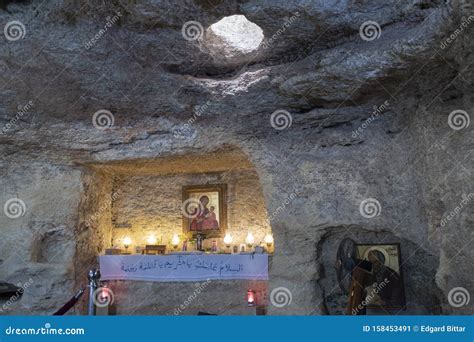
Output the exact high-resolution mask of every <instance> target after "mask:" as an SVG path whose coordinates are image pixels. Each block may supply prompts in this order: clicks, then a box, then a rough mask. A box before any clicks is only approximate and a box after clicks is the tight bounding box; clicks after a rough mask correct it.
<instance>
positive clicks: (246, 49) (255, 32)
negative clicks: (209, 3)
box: [205, 15, 264, 65]
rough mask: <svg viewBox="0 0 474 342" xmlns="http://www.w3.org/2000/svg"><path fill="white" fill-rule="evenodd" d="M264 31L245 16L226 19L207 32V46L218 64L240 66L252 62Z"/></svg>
mask: <svg viewBox="0 0 474 342" xmlns="http://www.w3.org/2000/svg"><path fill="white" fill-rule="evenodd" d="M263 38H264V35H263V30H262V29H261V28H260V27H259V26H258V25H256V24H254V23H252V22H251V21H249V20H247V18H246V17H245V16H244V15H232V16H229V17H224V18H222V19H221V20H220V21H218V22H216V23H214V24H212V25H211V26H209V28H208V29H207V30H206V36H205V45H206V47H207V49H208V51H209V53H210V55H211V56H212V57H213V58H214V60H215V62H216V63H217V64H221V65H238V64H241V63H246V62H249V61H251V60H252V58H254V57H255V56H256V53H257V51H258V48H259V46H260V44H261V43H262V41H263Z"/></svg>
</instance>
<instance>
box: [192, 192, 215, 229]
mask: <svg viewBox="0 0 474 342" xmlns="http://www.w3.org/2000/svg"><path fill="white" fill-rule="evenodd" d="M199 202H200V206H199V207H198V208H196V209H195V211H194V214H193V217H194V218H193V219H192V221H191V223H190V225H189V230H190V231H202V230H216V229H219V222H218V221H217V217H216V214H215V212H214V211H215V207H214V206H210V207H209V208H208V207H207V206H208V205H209V197H208V196H206V195H203V196H201V197H200V198H199Z"/></svg>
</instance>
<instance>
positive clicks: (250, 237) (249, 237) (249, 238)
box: [245, 232, 255, 247]
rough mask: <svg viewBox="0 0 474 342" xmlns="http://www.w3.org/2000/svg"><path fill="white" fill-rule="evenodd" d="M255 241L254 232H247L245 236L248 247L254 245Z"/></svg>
mask: <svg viewBox="0 0 474 342" xmlns="http://www.w3.org/2000/svg"><path fill="white" fill-rule="evenodd" d="M254 242H255V239H254V237H253V234H252V233H251V232H249V233H248V234H247V237H246V238H245V243H246V244H247V246H248V247H252V245H253V243H254Z"/></svg>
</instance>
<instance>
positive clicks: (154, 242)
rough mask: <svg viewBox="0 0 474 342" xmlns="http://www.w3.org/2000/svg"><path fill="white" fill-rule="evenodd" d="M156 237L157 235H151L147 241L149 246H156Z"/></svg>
mask: <svg viewBox="0 0 474 342" xmlns="http://www.w3.org/2000/svg"><path fill="white" fill-rule="evenodd" d="M156 241H157V240H156V237H155V235H150V236H149V237H148V239H147V240H146V242H147V243H148V244H149V245H156Z"/></svg>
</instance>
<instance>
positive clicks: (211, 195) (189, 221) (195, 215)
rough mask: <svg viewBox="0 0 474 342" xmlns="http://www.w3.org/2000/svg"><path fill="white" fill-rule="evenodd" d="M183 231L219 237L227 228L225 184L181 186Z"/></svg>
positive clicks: (186, 234) (190, 235) (188, 233)
mask: <svg viewBox="0 0 474 342" xmlns="http://www.w3.org/2000/svg"><path fill="white" fill-rule="evenodd" d="M182 193H183V202H182V214H183V233H184V235H185V236H187V237H188V238H193V236H195V235H197V234H203V235H205V236H206V238H220V237H223V236H224V235H225V231H226V229H227V184H206V185H189V186H183V189H182Z"/></svg>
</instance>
